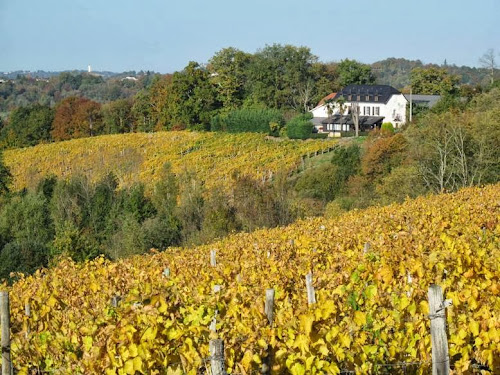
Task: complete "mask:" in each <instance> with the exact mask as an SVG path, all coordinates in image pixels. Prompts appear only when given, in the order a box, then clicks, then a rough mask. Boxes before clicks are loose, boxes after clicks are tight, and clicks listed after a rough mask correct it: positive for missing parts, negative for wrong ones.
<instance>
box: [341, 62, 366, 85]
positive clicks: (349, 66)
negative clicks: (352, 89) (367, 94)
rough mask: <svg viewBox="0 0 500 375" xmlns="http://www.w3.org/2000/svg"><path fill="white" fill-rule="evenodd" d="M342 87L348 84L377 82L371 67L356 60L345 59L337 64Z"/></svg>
mask: <svg viewBox="0 0 500 375" xmlns="http://www.w3.org/2000/svg"><path fill="white" fill-rule="evenodd" d="M337 72H338V76H339V78H338V83H339V86H340V87H345V86H347V85H353V84H356V85H370V84H373V83H375V76H374V75H373V73H372V70H371V67H370V66H369V65H366V64H362V63H360V62H357V61H356V60H349V59H345V60H342V61H341V62H340V63H339V64H338V65H337Z"/></svg>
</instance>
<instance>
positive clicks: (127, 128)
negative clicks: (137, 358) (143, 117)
mask: <svg viewBox="0 0 500 375" xmlns="http://www.w3.org/2000/svg"><path fill="white" fill-rule="evenodd" d="M102 112H103V121H104V128H105V132H106V134H114V133H127V132H129V133H132V132H133V131H134V130H135V128H136V126H135V122H134V119H133V116H132V103H131V101H130V100H127V99H119V100H115V101H113V102H111V103H108V104H105V105H104V106H103V109H102Z"/></svg>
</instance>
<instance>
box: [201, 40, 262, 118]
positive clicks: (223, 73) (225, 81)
mask: <svg viewBox="0 0 500 375" xmlns="http://www.w3.org/2000/svg"><path fill="white" fill-rule="evenodd" d="M251 61H252V55H250V54H248V53H245V52H243V51H240V50H238V49H236V48H232V47H229V48H224V49H222V50H220V51H218V52H217V53H216V54H215V55H214V56H213V57H212V58H211V59H210V61H209V67H208V68H209V71H210V72H211V73H212V75H211V81H212V82H213V84H214V85H215V87H216V90H217V100H218V101H219V102H220V103H222V111H223V112H226V113H227V112H229V111H231V110H234V109H237V108H240V107H241V105H242V104H243V100H244V99H245V85H246V83H247V80H248V78H247V75H248V66H249V64H250V63H251Z"/></svg>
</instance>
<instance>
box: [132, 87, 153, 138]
mask: <svg viewBox="0 0 500 375" xmlns="http://www.w3.org/2000/svg"><path fill="white" fill-rule="evenodd" d="M131 116H132V117H133V120H134V122H135V124H136V126H137V130H138V131H143V132H150V131H152V130H153V128H154V121H153V115H152V105H151V100H150V94H149V91H147V90H141V91H139V92H138V93H137V94H136V95H135V97H134V104H133V105H132V108H131Z"/></svg>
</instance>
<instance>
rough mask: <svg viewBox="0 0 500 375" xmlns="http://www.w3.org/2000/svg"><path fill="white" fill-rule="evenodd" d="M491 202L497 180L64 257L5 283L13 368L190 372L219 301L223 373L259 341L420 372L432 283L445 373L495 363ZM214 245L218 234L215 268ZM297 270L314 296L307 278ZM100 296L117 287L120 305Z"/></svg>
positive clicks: (496, 253) (498, 255) (241, 366)
mask: <svg viewBox="0 0 500 375" xmlns="http://www.w3.org/2000/svg"><path fill="white" fill-rule="evenodd" d="M193 136H197V135H196V134H195V135H193ZM499 208H500V185H495V186H488V187H485V188H482V189H479V188H470V189H465V190H462V191H460V192H458V193H455V194H448V195H440V196H432V197H428V198H419V199H416V200H414V201H407V202H405V203H403V204H401V205H392V206H388V207H383V208H370V209H367V210H364V211H357V212H349V213H346V214H344V215H341V216H339V217H336V218H334V219H331V220H326V219H324V218H319V219H309V220H304V221H300V222H298V223H296V224H294V225H291V226H289V227H284V228H277V229H272V230H260V231H256V232H254V233H250V234H237V235H234V236H231V237H229V238H227V239H224V240H222V241H220V242H217V243H214V244H211V245H206V246H200V247H196V248H193V249H184V248H175V249H168V250H167V251H165V252H163V253H157V252H154V253H152V254H151V255H147V256H137V257H133V258H130V259H125V260H120V261H118V262H115V263H112V262H109V261H106V260H104V259H102V258H98V259H96V260H94V261H88V262H86V263H84V264H75V263H73V262H71V261H68V260H65V261H63V262H61V263H60V265H59V266H58V267H56V268H54V269H51V270H47V271H43V272H38V273H36V274H35V275H33V276H28V277H26V278H22V279H21V280H20V281H18V282H17V283H16V284H15V285H14V286H13V287H12V289H11V293H10V295H11V298H12V302H11V312H12V333H13V337H12V338H13V347H12V357H13V360H14V365H15V367H16V368H18V369H19V370H20V372H19V373H20V374H22V373H27V371H28V368H30V367H39V368H41V369H43V370H44V371H48V372H60V373H72V374H79V373H80V374H89V373H98V374H103V373H106V374H134V373H144V374H160V373H165V371H167V373H188V374H196V373H197V369H198V368H200V367H203V366H204V364H205V359H206V358H207V357H208V356H209V353H208V342H209V340H210V337H211V334H210V330H209V326H210V323H211V321H212V319H213V317H214V316H215V311H216V310H217V333H218V335H219V336H220V337H221V338H223V339H224V342H225V348H226V353H225V354H226V364H227V367H228V372H229V373H239V374H241V373H247V374H248V373H255V372H257V370H258V369H259V368H260V366H261V365H260V364H261V363H262V362H264V359H265V357H266V356H267V353H268V350H272V351H273V358H274V360H273V372H274V373H292V374H322V373H332V374H338V373H339V371H340V369H343V368H347V369H350V370H354V371H356V372H357V373H373V372H375V371H376V364H377V363H393V362H401V361H402V362H414V361H422V362H424V363H423V364H422V365H421V366H420V367H418V373H422V374H423V373H429V371H430V370H429V366H430V363H429V362H427V361H429V360H430V356H431V344H430V334H429V324H430V322H429V319H428V314H429V308H428V304H427V290H428V287H429V285H430V284H431V283H438V284H440V285H441V286H442V287H443V289H444V292H445V298H448V299H452V300H453V306H452V307H450V308H449V309H447V322H448V327H449V335H450V341H449V347H450V357H451V358H452V363H453V366H454V373H455V374H461V373H464V374H467V373H472V371H473V370H472V367H471V364H472V361H473V360H474V361H477V362H480V363H484V364H487V365H488V366H489V367H490V368H491V369H492V370H493V372H495V371H498V370H499V369H500V367H499V366H500V350H499V347H500V314H498V312H499V310H500V282H499V274H500V272H499V267H500V210H499ZM366 243H369V244H370V246H365V244H366ZM211 249H217V266H216V267H211V266H210V250H211ZM166 267H168V268H169V269H170V275H169V276H168V277H166V276H164V275H162V273H163V270H164V269H165V268H166ZM309 271H312V273H313V284H314V286H315V288H316V299H317V301H318V302H317V303H316V304H315V305H313V306H308V305H307V296H306V290H305V275H306V274H307V273H308V272H309ZM214 285H220V286H221V290H220V292H217V293H214V288H213V287H214ZM270 287H273V288H275V291H276V293H275V310H274V325H273V327H269V325H268V323H267V319H266V316H265V315H264V311H263V310H264V298H265V290H266V288H270ZM113 295H119V296H121V298H122V301H121V303H120V305H119V306H118V307H117V308H114V307H111V304H110V299H111V298H112V296H113ZM27 302H29V303H30V304H31V312H32V317H31V318H30V319H29V320H28V318H27V317H25V315H24V304H25V303H27ZM28 325H29V327H30V329H31V333H30V334H28V335H27V338H26V331H27V327H28ZM165 369H168V370H165Z"/></svg>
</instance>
